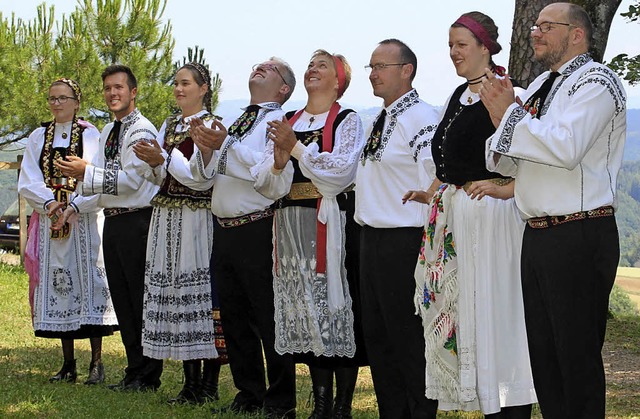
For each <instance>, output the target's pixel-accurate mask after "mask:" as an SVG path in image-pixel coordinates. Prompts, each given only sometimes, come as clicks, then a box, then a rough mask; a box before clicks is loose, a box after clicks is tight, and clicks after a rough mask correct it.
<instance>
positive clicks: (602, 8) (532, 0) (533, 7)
mask: <svg viewBox="0 0 640 419" xmlns="http://www.w3.org/2000/svg"><path fill="white" fill-rule="evenodd" d="M621 2H622V0H575V1H572V2H571V3H574V4H578V5H580V6H582V7H583V8H584V9H585V10H586V11H587V13H588V14H589V16H590V17H591V21H592V22H593V26H594V34H593V45H592V51H591V53H592V55H593V57H594V59H595V60H596V61H602V57H603V56H604V51H605V48H606V46H607V39H608V38H609V28H610V27H611V21H612V20H613V17H614V15H615V13H616V10H618V6H620V3H621ZM551 3H557V2H556V1H552V0H516V8H515V13H514V17H513V33H512V35H511V52H510V55H509V75H510V76H511V77H512V78H513V79H515V80H518V81H519V82H520V84H521V85H522V86H523V87H527V86H528V85H529V83H531V82H532V81H533V79H535V78H536V77H537V76H538V75H540V73H542V72H544V71H545V70H548V69H547V68H542V66H541V65H540V64H539V63H538V62H536V61H535V60H534V58H533V48H531V44H530V37H529V35H530V31H529V28H530V27H531V26H533V24H534V23H535V21H536V19H537V18H538V13H539V12H540V10H542V9H543V8H544V7H545V6H547V5H549V4H551Z"/></svg>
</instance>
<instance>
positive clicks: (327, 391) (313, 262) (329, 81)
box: [256, 50, 366, 418]
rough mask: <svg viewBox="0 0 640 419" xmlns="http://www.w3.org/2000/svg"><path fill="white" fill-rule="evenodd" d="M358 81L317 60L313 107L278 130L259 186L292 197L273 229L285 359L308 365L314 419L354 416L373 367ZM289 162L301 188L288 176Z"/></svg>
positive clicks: (311, 80) (336, 64) (338, 65)
mask: <svg viewBox="0 0 640 419" xmlns="http://www.w3.org/2000/svg"><path fill="white" fill-rule="evenodd" d="M350 80H351V68H350V67H349V64H348V63H347V61H346V59H345V58H344V57H343V56H342V55H332V54H330V53H328V52H327V51H324V50H317V51H315V52H314V53H313V55H312V57H311V60H310V62H309V65H308V67H307V70H306V72H305V74H304V86H305V89H306V90H307V94H308V100H307V104H306V106H305V107H304V109H301V110H299V111H297V112H290V113H288V114H287V118H288V120H282V121H279V120H275V121H273V122H270V123H269V129H268V132H269V134H268V137H269V139H271V140H272V142H273V143H272V144H271V146H272V147H273V155H272V157H271V158H269V159H267V161H265V162H264V164H263V165H262V167H260V170H259V172H260V174H259V176H258V178H259V179H261V180H262V183H261V182H260V181H259V182H258V186H257V187H256V189H257V190H258V191H260V192H261V193H263V194H265V196H272V197H276V198H277V197H281V196H283V195H286V196H284V198H282V199H281V200H280V201H279V202H278V203H277V205H276V212H275V225H274V232H275V238H274V248H275V250H274V267H273V273H274V294H275V309H276V310H275V312H276V350H277V351H278V353H281V354H283V353H293V354H296V356H297V360H298V361H299V362H304V363H306V364H308V365H309V370H310V373H311V380H312V383H313V397H314V402H315V403H314V410H313V414H312V416H311V417H312V418H330V417H334V418H346V417H351V401H352V397H353V391H354V388H355V383H356V379H357V376H358V366H360V365H365V364H366V356H365V354H364V347H363V344H362V337H361V332H360V326H359V314H360V313H359V312H360V310H359V308H358V307H359V298H358V285H357V280H358V271H357V269H358V246H357V243H358V227H357V225H356V224H355V222H354V221H353V211H354V192H353V186H354V185H353V182H354V180H355V174H356V167H357V162H358V158H359V156H360V154H361V152H362V148H363V147H364V140H365V139H364V133H363V128H362V122H361V121H360V118H359V117H358V115H357V114H356V113H355V112H354V111H353V110H351V109H345V108H343V107H341V106H340V104H338V102H337V100H338V99H339V98H340V97H342V95H343V94H344V92H345V90H346V89H347V87H348V86H349V82H350ZM290 160H291V161H292V164H293V168H294V174H293V183H290V181H291V178H290V177H287V176H286V174H285V173H286V172H285V173H281V172H282V170H283V169H284V168H285V166H286V165H287V164H288V162H289V161H290ZM287 192H288V193H287ZM334 375H335V376H336V387H337V389H336V396H335V402H334V400H333V377H334Z"/></svg>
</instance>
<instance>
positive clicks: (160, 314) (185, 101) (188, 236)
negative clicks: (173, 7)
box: [133, 62, 224, 403]
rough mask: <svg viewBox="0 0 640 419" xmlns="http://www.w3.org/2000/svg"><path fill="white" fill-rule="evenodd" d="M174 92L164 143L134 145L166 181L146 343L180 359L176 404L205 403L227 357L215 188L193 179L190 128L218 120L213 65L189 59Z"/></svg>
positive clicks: (153, 234)
mask: <svg viewBox="0 0 640 419" xmlns="http://www.w3.org/2000/svg"><path fill="white" fill-rule="evenodd" d="M173 94H174V96H175V98H176V103H177V105H178V107H179V108H180V110H181V113H180V114H177V115H171V116H169V117H168V118H167V119H166V120H165V122H164V123H163V124H162V127H161V128H160V132H159V134H158V141H159V142H160V143H162V144H163V147H162V148H161V147H160V146H159V145H158V142H153V143H152V144H149V143H145V142H139V143H137V144H136V145H134V148H133V151H134V152H135V154H136V156H138V158H140V159H141V160H143V161H145V162H146V163H147V166H146V167H144V168H143V171H142V173H140V174H141V175H142V176H144V177H146V178H147V179H149V180H151V181H153V182H155V183H157V184H158V185H160V191H159V192H158V193H157V194H156V196H155V197H154V198H153V199H152V200H151V204H152V206H153V214H152V216H151V226H150V232H149V239H148V242H147V263H146V269H145V293H144V305H143V326H142V347H143V352H144V354H145V355H146V356H148V357H150V358H155V359H168V358H171V359H176V360H181V361H182V365H183V370H184V376H185V379H184V386H183V388H182V390H181V391H180V393H179V394H178V395H177V397H175V398H173V399H171V400H170V401H169V402H170V403H205V402H208V401H213V400H217V399H218V377H219V374H220V361H221V359H220V356H221V355H222V354H221V353H219V352H218V350H217V349H216V343H218V345H219V346H220V349H222V348H223V347H224V345H223V344H222V341H221V340H220V339H221V338H222V334H221V329H220V324H219V306H218V304H217V302H215V301H216V298H215V293H214V292H213V285H212V281H211V274H210V271H209V260H210V258H211V250H212V243H213V222H214V221H213V215H212V214H211V188H210V187H209V186H208V185H203V184H202V183H200V182H199V181H198V180H197V179H196V178H197V176H194V171H197V162H196V151H197V149H196V146H195V144H194V142H193V139H192V137H191V131H190V129H191V127H192V124H194V123H204V124H205V125H206V126H207V127H210V126H211V125H212V124H219V122H217V120H216V117H215V116H214V115H212V114H211V99H212V86H211V76H210V74H209V70H208V69H207V68H206V67H204V66H203V65H201V64H199V63H196V62H191V63H188V64H185V65H184V66H182V67H181V68H180V69H179V70H178V71H177V72H176V74H175V78H174V87H173ZM195 121H197V122H195ZM203 187H204V188H205V190H202V188H203ZM212 306H213V308H214V313H215V317H216V319H217V320H218V321H217V322H214V315H212ZM216 338H218V340H217V339H216Z"/></svg>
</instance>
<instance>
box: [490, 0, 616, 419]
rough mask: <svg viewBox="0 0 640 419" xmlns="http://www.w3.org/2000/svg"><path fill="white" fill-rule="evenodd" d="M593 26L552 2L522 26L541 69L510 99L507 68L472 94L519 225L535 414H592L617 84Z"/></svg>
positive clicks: (609, 254) (606, 277) (608, 252)
mask: <svg viewBox="0 0 640 419" xmlns="http://www.w3.org/2000/svg"><path fill="white" fill-rule="evenodd" d="M592 33H593V26H592V24H591V21H590V19H589V16H588V15H587V13H586V12H585V11H584V9H582V8H581V7H579V6H577V5H574V4H570V3H553V4H551V5H549V6H547V7H545V8H544V9H542V11H541V12H540V14H539V16H538V19H537V20H536V24H535V25H534V26H533V27H532V28H531V39H532V41H533V48H534V51H535V58H536V60H538V61H539V62H541V63H543V64H544V65H545V66H547V67H549V70H550V71H547V72H544V73H543V74H542V75H540V76H539V77H538V78H537V79H535V80H534V81H533V82H532V83H531V85H530V86H529V88H528V89H527V91H526V92H525V93H524V95H523V97H522V100H523V101H524V105H522V104H521V103H522V102H521V101H520V100H518V101H517V102H516V100H515V98H514V95H513V88H512V86H511V84H510V83H509V81H508V80H509V79H508V78H507V79H505V80H504V81H499V80H497V79H495V78H494V77H493V76H492V75H490V74H489V73H487V74H488V79H487V80H485V81H484V82H483V86H482V88H481V91H480V97H481V99H482V101H483V102H484V103H485V106H486V107H487V109H488V110H489V112H490V114H491V117H492V120H493V121H494V124H495V125H496V126H497V127H498V129H497V131H496V133H495V134H494V135H493V136H492V137H491V138H490V139H489V142H488V154H487V167H488V168H489V169H490V170H494V171H497V172H499V173H501V174H503V175H506V176H512V177H515V199H516V204H517V206H518V209H519V210H520V212H521V214H522V216H523V218H524V219H526V220H527V226H526V228H525V233H524V241H523V247H522V288H523V294H524V306H525V320H526V326H527V336H528V340H529V351H530V357H531V366H532V371H533V379H534V384H535V388H536V392H537V395H538V400H539V403H540V408H541V410H542V415H543V416H544V417H545V418H603V417H604V415H605V375H604V368H603V363H602V356H601V350H602V345H603V342H604V338H605V330H606V322H607V310H608V300H609V293H610V291H611V287H612V286H613V282H614V279H615V275H616V268H617V265H618V259H619V254H620V251H619V243H618V230H617V227H616V220H615V218H614V210H615V207H616V205H617V195H616V179H617V175H618V171H619V169H620V166H621V164H622V153H623V149H624V142H625V135H626V134H625V132H626V96H625V92H624V90H623V88H622V86H621V84H620V81H619V80H618V78H617V77H616V76H615V74H614V73H613V72H612V71H611V70H609V69H608V68H607V67H605V66H604V65H602V64H599V63H596V62H594V61H593V60H592V58H591V56H590V55H589V53H588V51H589V48H590V45H591V37H592Z"/></svg>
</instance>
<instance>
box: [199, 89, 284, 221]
mask: <svg viewBox="0 0 640 419" xmlns="http://www.w3.org/2000/svg"><path fill="white" fill-rule="evenodd" d="M259 106H260V109H259V111H258V115H257V116H256V120H255V122H254V123H253V125H252V126H251V128H250V129H249V130H248V131H247V132H244V133H243V134H242V136H240V137H237V136H233V135H228V136H227V138H226V139H225V140H224V142H223V143H222V146H221V147H220V150H216V151H214V153H213V157H212V158H211V161H210V162H209V164H207V166H206V167H202V168H201V169H202V172H203V173H204V175H205V178H203V179H202V181H203V182H206V184H207V185H209V187H210V186H212V185H213V194H212V196H211V212H213V214H214V215H215V216H217V217H219V218H235V217H240V216H242V215H246V214H251V213H253V212H256V211H263V210H265V209H266V208H268V207H269V206H271V205H272V204H273V202H274V199H270V198H267V197H265V196H263V195H261V194H260V193H258V192H256V190H255V178H254V177H253V175H252V174H251V168H252V167H254V166H255V165H257V164H259V163H260V162H262V161H263V160H264V152H265V149H266V146H267V143H268V142H270V141H268V138H267V122H269V121H273V120H274V119H282V117H283V116H284V111H283V110H282V108H281V106H280V104H279V103H276V102H265V103H260V104H259ZM234 122H235V119H234V120H227V119H225V120H223V121H222V123H223V125H224V126H225V127H226V128H227V129H229V128H230V127H231V125H232V124H233V123H234ZM198 154H200V151H198ZM198 161H200V162H201V161H202V159H201V158H199V159H198ZM201 164H202V163H201Z"/></svg>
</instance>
